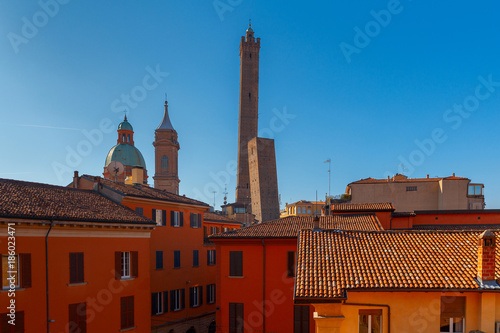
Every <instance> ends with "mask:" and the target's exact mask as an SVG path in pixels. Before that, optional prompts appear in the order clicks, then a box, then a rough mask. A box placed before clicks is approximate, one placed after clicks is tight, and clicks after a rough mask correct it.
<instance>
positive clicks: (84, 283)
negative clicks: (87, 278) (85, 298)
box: [66, 282, 87, 287]
mask: <svg viewBox="0 0 500 333" xmlns="http://www.w3.org/2000/svg"><path fill="white" fill-rule="evenodd" d="M86 284H87V282H73V283H68V284H66V285H67V286H68V287H73V286H84V285H86Z"/></svg>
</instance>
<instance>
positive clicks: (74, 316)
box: [68, 302, 87, 333]
mask: <svg viewBox="0 0 500 333" xmlns="http://www.w3.org/2000/svg"><path fill="white" fill-rule="evenodd" d="M68 310H69V311H68V313H69V322H68V328H69V333H86V332H87V304H86V303H85V302H84V303H75V304H69V305H68Z"/></svg>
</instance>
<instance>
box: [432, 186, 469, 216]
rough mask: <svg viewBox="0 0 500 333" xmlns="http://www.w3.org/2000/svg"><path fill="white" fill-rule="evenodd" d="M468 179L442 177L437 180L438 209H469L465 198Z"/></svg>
mask: <svg viewBox="0 0 500 333" xmlns="http://www.w3.org/2000/svg"><path fill="white" fill-rule="evenodd" d="M469 182H470V181H469V180H468V179H460V180H459V179H455V180H450V179H442V180H440V181H439V188H440V193H439V205H438V209H440V210H446V209H469V200H468V198H467V185H468V184H469Z"/></svg>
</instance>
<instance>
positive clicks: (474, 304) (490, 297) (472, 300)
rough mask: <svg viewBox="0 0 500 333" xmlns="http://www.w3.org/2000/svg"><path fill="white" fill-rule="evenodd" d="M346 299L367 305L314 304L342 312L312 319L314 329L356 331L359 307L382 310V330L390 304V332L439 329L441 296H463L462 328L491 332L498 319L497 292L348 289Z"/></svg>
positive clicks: (321, 311)
mask: <svg viewBox="0 0 500 333" xmlns="http://www.w3.org/2000/svg"><path fill="white" fill-rule="evenodd" d="M347 296H348V299H347V300H346V303H347V304H349V303H363V304H367V305H346V304H339V303H326V304H314V308H315V311H317V312H318V315H319V316H327V317H335V316H343V317H344V319H341V318H337V319H333V318H328V319H320V318H318V319H316V320H315V321H316V324H317V327H318V330H317V331H316V332H318V333H323V332H328V333H351V332H357V331H358V329H359V328H358V326H359V310H360V309H363V310H372V309H380V310H382V314H383V317H382V328H383V332H384V333H386V332H389V330H388V310H387V307H384V306H378V305H372V306H370V305H368V304H385V305H389V306H390V325H391V332H398V333H417V332H439V328H440V315H441V297H442V296H465V297H466V304H465V311H466V312H465V330H464V332H471V331H473V330H481V331H483V332H494V329H495V322H496V321H499V320H500V308H499V307H500V295H498V294H493V293H479V292H465V293H459V292H445V293H441V292H352V291H351V292H348V293H347Z"/></svg>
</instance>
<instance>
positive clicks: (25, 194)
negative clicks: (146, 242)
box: [0, 179, 154, 224]
mask: <svg viewBox="0 0 500 333" xmlns="http://www.w3.org/2000/svg"><path fill="white" fill-rule="evenodd" d="M0 217H12V218H29V219H44V220H50V219H53V220H67V221H92V222H120V223H124V222H125V223H142V224H154V222H153V221H151V220H150V219H148V218H146V217H144V216H141V215H139V214H137V213H136V212H134V211H133V210H131V209H129V208H127V207H125V206H122V205H120V204H117V203H115V202H113V201H111V200H109V199H106V198H105V197H103V196H102V195H99V194H98V193H96V192H93V191H89V190H79V189H73V188H69V187H62V186H54V185H48V184H40V183H32V182H23V181H18V180H10V179H0Z"/></svg>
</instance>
